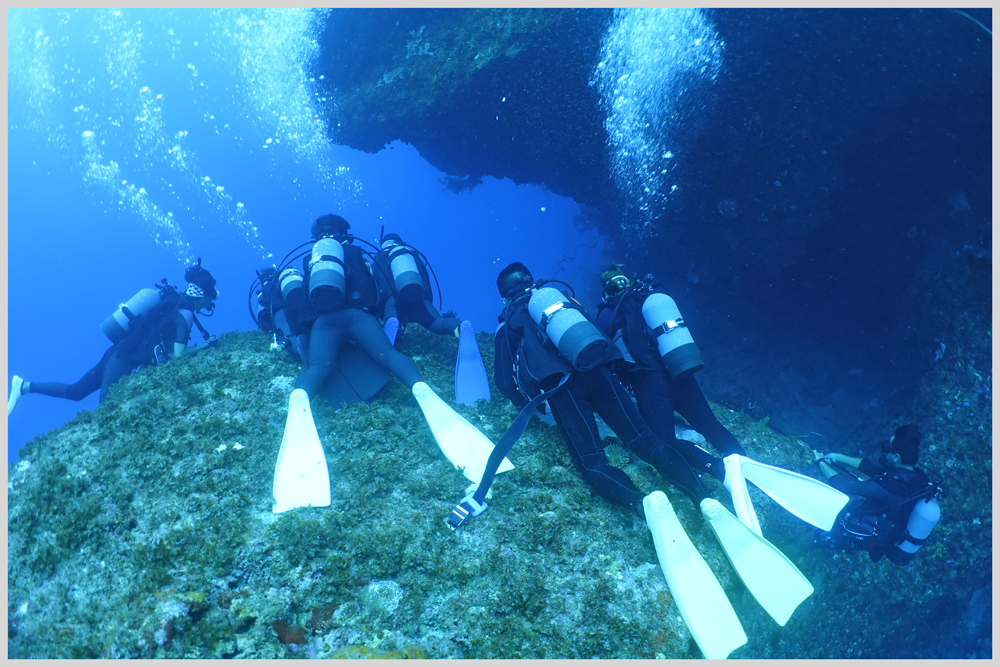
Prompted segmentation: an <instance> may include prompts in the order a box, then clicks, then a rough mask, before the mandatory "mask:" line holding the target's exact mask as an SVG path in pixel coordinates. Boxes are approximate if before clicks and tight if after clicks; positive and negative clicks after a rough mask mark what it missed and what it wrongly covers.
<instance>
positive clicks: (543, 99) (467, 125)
mask: <svg viewBox="0 0 1000 667" xmlns="http://www.w3.org/2000/svg"><path fill="white" fill-rule="evenodd" d="M610 18H611V11H610V10H572V9H567V10H555V9H474V10H452V9H436V10H400V9H378V10H363V11H351V10H343V11H334V12H333V13H332V15H331V17H330V19H329V21H328V24H327V30H326V32H325V34H324V36H323V40H322V49H323V57H322V58H321V60H320V62H319V63H318V73H319V74H320V75H322V76H324V77H325V80H326V81H327V82H328V83H329V85H330V86H331V88H332V90H333V96H334V99H336V100H337V112H336V114H335V117H333V118H331V119H329V126H330V131H331V135H332V136H333V137H334V138H335V140H336V141H337V142H338V143H341V144H345V145H348V146H351V147H352V148H357V149H360V150H364V151H369V152H376V151H379V150H381V149H382V148H383V147H384V146H385V145H386V144H388V143H390V142H392V141H395V140H397V139H398V140H400V141H403V142H405V143H409V144H412V145H413V146H414V147H416V148H417V150H419V151H420V154H421V155H422V156H423V157H424V159H426V160H427V161H428V162H430V163H431V164H433V165H434V166H435V167H437V168H438V169H440V170H441V171H443V172H445V173H446V174H448V175H449V177H448V178H447V179H446V182H445V185H447V186H448V187H450V188H451V189H453V190H456V191H461V190H462V189H465V188H470V187H475V186H476V185H478V183H479V182H480V181H481V180H482V178H483V177H484V176H492V177H494V178H497V179H503V178H509V179H511V180H512V181H514V182H515V183H534V184H538V185H544V187H546V188H548V189H549V190H551V191H552V192H554V193H556V194H559V195H562V196H565V197H572V198H573V199H574V200H575V201H577V202H579V203H580V204H584V205H587V206H589V207H593V208H595V209H600V210H602V211H611V210H614V201H615V198H616V196H617V195H616V192H615V190H614V188H613V186H612V183H611V180H610V178H609V176H608V159H607V154H606V147H605V142H606V136H607V135H606V132H605V130H604V126H603V123H604V117H603V115H602V113H601V112H600V110H599V109H598V103H597V102H598V95H597V92H596V90H595V89H594V88H593V87H592V86H590V85H588V82H589V81H590V78H591V76H592V73H593V68H594V67H595V65H596V64H597V58H598V55H599V51H600V40H601V37H602V35H603V31H604V28H605V27H606V24H607V22H608V21H609V20H610Z"/></svg>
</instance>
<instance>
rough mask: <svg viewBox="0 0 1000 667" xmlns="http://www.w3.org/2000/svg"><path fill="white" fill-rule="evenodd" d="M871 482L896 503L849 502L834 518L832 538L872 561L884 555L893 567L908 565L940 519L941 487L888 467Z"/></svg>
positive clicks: (923, 475)
mask: <svg viewBox="0 0 1000 667" xmlns="http://www.w3.org/2000/svg"><path fill="white" fill-rule="evenodd" d="M872 481H874V482H876V483H877V484H878V485H879V486H881V487H882V488H883V489H885V490H886V491H887V492H889V493H891V494H893V495H894V496H897V497H898V498H899V501H897V502H894V503H885V502H882V501H879V500H875V499H873V498H856V499H854V500H852V501H851V502H850V503H848V504H847V506H846V507H845V508H844V510H843V511H842V512H841V514H840V517H839V518H838V521H837V524H836V525H835V529H834V531H833V532H834V538H835V540H836V542H837V544H838V546H840V547H841V548H846V549H851V550H864V551H868V555H869V556H870V557H871V559H872V560H873V561H878V560H880V559H881V558H882V556H885V557H886V558H887V559H888V560H889V561H890V562H892V563H894V564H896V565H905V564H907V563H909V562H910V561H911V560H912V559H913V556H914V555H915V554H916V552H917V551H918V550H919V549H920V547H921V546H922V545H923V544H924V542H926V540H927V538H928V536H929V535H930V533H931V531H932V530H933V529H934V526H935V525H936V524H937V522H938V519H939V518H940V516H941V510H940V506H939V505H938V502H937V496H938V495H940V493H941V487H940V486H939V485H938V484H936V483H934V482H932V481H931V480H930V478H929V477H928V476H927V474H926V473H924V472H923V471H921V470H910V469H908V468H901V467H895V466H890V467H888V468H886V469H884V470H882V471H881V472H879V473H878V474H877V475H875V476H873V477H872Z"/></svg>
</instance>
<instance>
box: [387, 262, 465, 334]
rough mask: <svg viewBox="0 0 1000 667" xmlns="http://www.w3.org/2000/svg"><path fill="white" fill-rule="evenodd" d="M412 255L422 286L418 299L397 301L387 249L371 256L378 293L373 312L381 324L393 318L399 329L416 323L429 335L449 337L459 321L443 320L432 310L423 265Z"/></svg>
mask: <svg viewBox="0 0 1000 667" xmlns="http://www.w3.org/2000/svg"><path fill="white" fill-rule="evenodd" d="M392 247H398V246H392ZM412 254H413V259H414V261H415V262H416V264H417V268H418V270H419V271H420V279H421V280H422V281H423V283H424V285H423V291H422V292H421V293H420V294H419V296H418V298H415V299H409V300H406V299H402V298H400V295H399V293H398V292H397V291H396V282H395V280H393V278H392V268H391V266H390V264H389V250H382V251H380V252H379V253H378V255H377V256H376V257H375V268H374V274H375V281H376V283H377V284H378V292H379V305H378V309H377V312H378V314H379V316H380V318H381V319H382V321H383V322H385V321H386V320H388V319H389V318H390V317H395V318H396V319H397V320H399V324H400V326H401V327H402V326H404V325H405V324H406V323H407V322H416V323H417V324H419V325H420V326H422V327H423V328H425V329H427V330H428V331H430V332H432V333H436V334H439V335H442V336H447V335H451V334H453V333H454V332H455V329H457V328H458V327H459V326H460V325H461V324H462V321H461V320H460V319H458V318H456V317H444V316H442V315H441V313H439V312H438V310H437V308H435V307H434V303H433V301H434V293H433V292H432V291H431V283H430V276H429V275H428V273H427V266H426V265H425V264H424V262H423V260H422V259H421V258H420V257H419V256H417V254H416V253H412Z"/></svg>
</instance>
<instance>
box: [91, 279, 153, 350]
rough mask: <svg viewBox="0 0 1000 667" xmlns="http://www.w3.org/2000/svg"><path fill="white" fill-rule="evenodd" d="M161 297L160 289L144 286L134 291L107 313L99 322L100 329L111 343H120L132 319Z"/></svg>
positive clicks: (144, 311)
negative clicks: (130, 296) (133, 293)
mask: <svg viewBox="0 0 1000 667" xmlns="http://www.w3.org/2000/svg"><path fill="white" fill-rule="evenodd" d="M162 299H163V294H162V291H161V290H157V289H154V288H152V287H146V288H145V289H141V290H139V291H138V292H136V293H135V296H133V297H132V298H131V299H129V300H128V301H126V302H125V303H123V304H121V305H119V306H118V309H117V310H115V312H113V313H111V314H110V315H108V317H107V319H105V320H104V322H102V323H101V331H103V332H104V335H105V336H107V337H108V338H110V339H111V342H112V343H120V342H121V341H122V340H123V339H124V338H125V336H127V335H128V333H129V331H131V328H132V320H134V319H135V318H136V317H138V316H139V315H144V314H146V313H147V312H149V310H150V309H152V308H153V307H154V306H155V305H156V304H158V303H160V301H161V300H162Z"/></svg>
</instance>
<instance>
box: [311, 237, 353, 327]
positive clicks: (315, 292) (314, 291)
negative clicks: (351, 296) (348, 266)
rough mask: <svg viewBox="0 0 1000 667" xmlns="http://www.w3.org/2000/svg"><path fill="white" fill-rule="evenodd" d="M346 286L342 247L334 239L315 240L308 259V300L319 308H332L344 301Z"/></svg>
mask: <svg viewBox="0 0 1000 667" xmlns="http://www.w3.org/2000/svg"><path fill="white" fill-rule="evenodd" d="M346 288H347V277H346V275H345V274H344V247H343V246H342V245H340V242H339V241H337V240H336V239H331V238H322V239H320V240H319V241H316V243H314V244H313V249H312V257H311V258H310V259H309V298H310V300H312V302H313V304H314V305H315V306H316V307H317V308H319V309H321V310H333V309H335V308H337V307H339V306H340V304H341V303H343V302H344V292H345V290H346Z"/></svg>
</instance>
